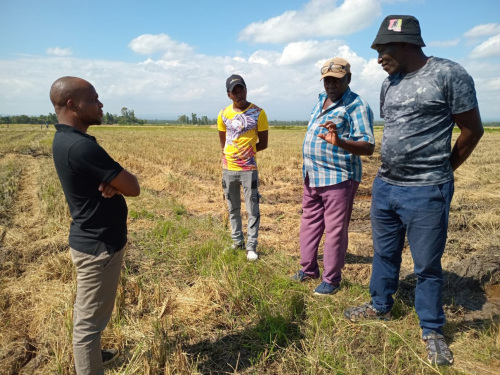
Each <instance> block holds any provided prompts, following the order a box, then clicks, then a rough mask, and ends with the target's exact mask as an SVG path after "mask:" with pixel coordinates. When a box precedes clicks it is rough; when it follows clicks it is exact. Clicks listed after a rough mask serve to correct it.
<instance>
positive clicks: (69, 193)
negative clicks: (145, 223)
mask: <svg viewBox="0 0 500 375" xmlns="http://www.w3.org/2000/svg"><path fill="white" fill-rule="evenodd" d="M55 127H56V130H57V131H56V134H55V136H54V142H53V144H52V153H53V157H54V164H55V167H56V171H57V174H58V176H59V180H60V181H61V185H62V188H63V191H64V195H65V196H66V201H67V202H68V206H69V211H70V213H71V217H72V219H73V221H72V222H71V227H70V230H69V245H70V246H71V247H72V248H73V249H75V250H78V251H81V252H82V253H86V254H95V253H96V252H97V250H98V247H99V245H101V244H104V245H105V246H106V248H107V250H108V252H109V253H115V252H117V251H120V250H121V249H122V248H123V247H124V246H125V244H126V242H127V203H126V202H125V198H124V197H123V196H122V195H118V194H117V195H114V196H113V197H112V198H104V197H103V196H102V195H101V192H100V191H99V190H98V188H99V184H100V183H101V182H105V183H107V184H109V183H110V182H111V181H113V179H114V178H115V177H116V176H118V174H119V173H120V172H121V171H122V170H123V167H122V166H121V165H120V164H118V163H117V162H116V161H114V160H113V159H112V158H111V157H110V156H109V155H108V153H107V152H106V151H104V149H103V148H102V147H101V146H99V144H98V143H97V141H96V139H95V138H94V137H92V136H91V135H88V134H84V133H82V132H80V131H78V130H76V129H75V128H73V127H71V126H68V125H63V124H56V125H55Z"/></svg>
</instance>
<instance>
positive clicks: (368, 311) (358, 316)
mask: <svg viewBox="0 0 500 375" xmlns="http://www.w3.org/2000/svg"><path fill="white" fill-rule="evenodd" d="M344 316H345V317H346V318H347V319H349V320H350V321H351V322H357V321H360V320H365V319H374V320H385V321H388V320H392V316H391V312H390V311H389V312H387V313H385V314H384V313H382V312H380V311H377V310H376V309H375V308H374V307H373V305H372V303H371V302H370V303H365V304H364V305H361V306H356V307H350V308H348V309H346V310H345V311H344Z"/></svg>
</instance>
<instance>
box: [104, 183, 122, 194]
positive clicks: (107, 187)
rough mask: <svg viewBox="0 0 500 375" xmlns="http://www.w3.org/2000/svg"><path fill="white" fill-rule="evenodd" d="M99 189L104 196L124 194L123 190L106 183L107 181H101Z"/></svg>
mask: <svg viewBox="0 0 500 375" xmlns="http://www.w3.org/2000/svg"><path fill="white" fill-rule="evenodd" d="M99 191H101V192H102V196H103V197H104V198H111V197H112V196H114V195H115V194H119V195H122V193H121V191H120V190H118V189H115V188H114V187H113V186H111V185H109V184H107V183H105V182H101V183H100V185H99Z"/></svg>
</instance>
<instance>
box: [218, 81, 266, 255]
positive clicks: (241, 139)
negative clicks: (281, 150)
mask: <svg viewBox="0 0 500 375" xmlns="http://www.w3.org/2000/svg"><path fill="white" fill-rule="evenodd" d="M226 89H227V96H228V98H229V99H231V101H232V102H233V103H232V104H231V105H229V106H227V107H226V108H224V109H223V110H221V111H220V112H219V116H218V118H217V128H218V129H219V139H220V146H221V148H222V188H223V189H224V195H225V197H226V201H227V205H228V208H229V219H230V221H231V237H232V239H233V245H232V246H231V248H232V249H235V250H236V249H246V253H247V259H248V260H257V259H258V258H259V256H258V254H257V237H258V235H259V223H260V210H259V198H260V195H259V190H258V187H259V175H258V172H257V160H256V154H257V152H258V151H262V150H265V149H266V148H267V140H268V129H269V124H268V122H267V116H266V113H265V112H264V110H263V109H262V108H259V107H257V106H256V105H255V104H253V103H250V102H248V101H247V87H246V84H245V81H244V80H243V78H242V77H241V76H239V75H237V74H233V75H231V77H229V78H228V79H227V80H226ZM240 185H242V186H243V193H244V195H245V205H246V208H247V212H248V229H247V244H246V247H245V240H244V238H243V231H242V224H241V197H240Z"/></svg>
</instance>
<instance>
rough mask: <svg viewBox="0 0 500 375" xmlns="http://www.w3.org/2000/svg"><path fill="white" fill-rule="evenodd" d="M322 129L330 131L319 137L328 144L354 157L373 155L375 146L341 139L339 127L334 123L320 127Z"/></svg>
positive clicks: (329, 122) (328, 122)
mask: <svg viewBox="0 0 500 375" xmlns="http://www.w3.org/2000/svg"><path fill="white" fill-rule="evenodd" d="M320 127H322V128H325V129H328V133H326V134H318V137H319V138H321V139H324V140H325V141H326V142H328V143H330V144H332V145H334V146H337V147H340V148H342V149H344V150H345V151H347V152H350V153H351V154H354V155H373V151H374V150H375V146H374V145H372V144H371V143H368V142H366V141H352V140H343V139H340V138H339V135H338V133H337V125H335V124H334V123H333V122H332V121H327V122H325V123H324V124H323V125H320Z"/></svg>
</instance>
